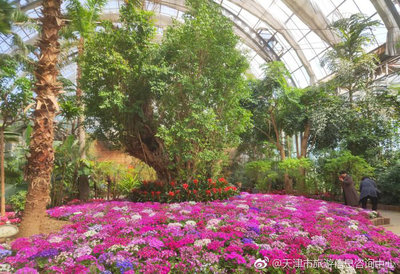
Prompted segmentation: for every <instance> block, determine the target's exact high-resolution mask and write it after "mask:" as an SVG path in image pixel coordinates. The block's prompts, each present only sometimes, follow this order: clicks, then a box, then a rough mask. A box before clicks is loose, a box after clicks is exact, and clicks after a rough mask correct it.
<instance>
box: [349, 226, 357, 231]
mask: <svg viewBox="0 0 400 274" xmlns="http://www.w3.org/2000/svg"><path fill="white" fill-rule="evenodd" d="M349 228H350V229H354V230H357V229H358V226H356V225H349Z"/></svg>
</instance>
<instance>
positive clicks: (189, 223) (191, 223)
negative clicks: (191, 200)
mask: <svg viewBox="0 0 400 274" xmlns="http://www.w3.org/2000/svg"><path fill="white" fill-rule="evenodd" d="M185 223H186V225H191V226H196V225H197V223H196V222H195V221H193V220H188V221H186V222H185Z"/></svg>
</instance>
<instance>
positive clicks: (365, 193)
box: [360, 176, 379, 210]
mask: <svg viewBox="0 0 400 274" xmlns="http://www.w3.org/2000/svg"><path fill="white" fill-rule="evenodd" d="M378 194H379V190H378V188H377V187H376V183H375V181H374V180H372V179H371V178H369V177H366V176H365V177H363V178H362V179H361V183H360V202H361V206H362V208H364V209H366V208H367V201H368V199H370V200H371V203H372V210H377V209H378Z"/></svg>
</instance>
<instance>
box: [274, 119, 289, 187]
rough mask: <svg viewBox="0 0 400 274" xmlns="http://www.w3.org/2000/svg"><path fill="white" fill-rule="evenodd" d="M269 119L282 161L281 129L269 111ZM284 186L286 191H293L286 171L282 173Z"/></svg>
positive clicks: (284, 155)
mask: <svg viewBox="0 0 400 274" xmlns="http://www.w3.org/2000/svg"><path fill="white" fill-rule="evenodd" d="M271 121H272V126H273V127H274V132H275V138H276V143H275V145H276V148H277V149H278V151H279V154H280V155H281V161H284V160H285V159H286V153H285V147H284V146H283V144H281V131H280V130H279V129H278V125H277V123H276V121H275V116H274V115H273V114H272V113H271ZM284 188H285V192H286V193H291V192H292V191H293V183H292V180H291V179H290V177H289V174H287V173H285V174H284Z"/></svg>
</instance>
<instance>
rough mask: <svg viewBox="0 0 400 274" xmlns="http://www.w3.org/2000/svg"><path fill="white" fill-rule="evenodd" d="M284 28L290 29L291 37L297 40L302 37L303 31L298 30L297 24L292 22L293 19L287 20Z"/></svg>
mask: <svg viewBox="0 0 400 274" xmlns="http://www.w3.org/2000/svg"><path fill="white" fill-rule="evenodd" d="M286 28H287V29H288V30H289V31H290V33H291V34H292V35H293V38H294V39H295V40H297V41H299V40H300V39H301V38H302V37H303V33H302V32H301V31H300V30H299V28H298V27H297V25H296V24H295V23H294V22H293V20H291V19H290V20H289V21H288V22H287V23H286Z"/></svg>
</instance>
